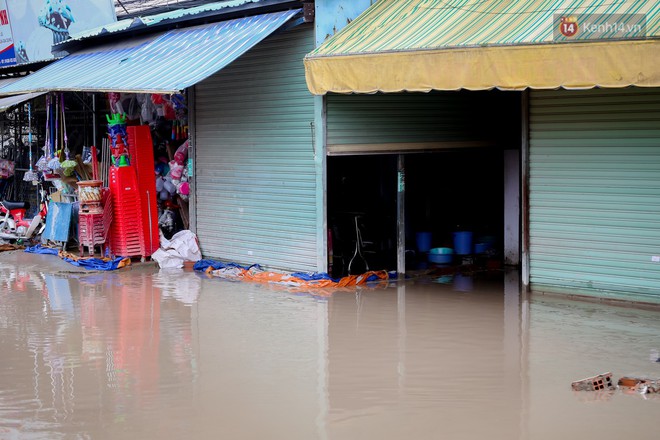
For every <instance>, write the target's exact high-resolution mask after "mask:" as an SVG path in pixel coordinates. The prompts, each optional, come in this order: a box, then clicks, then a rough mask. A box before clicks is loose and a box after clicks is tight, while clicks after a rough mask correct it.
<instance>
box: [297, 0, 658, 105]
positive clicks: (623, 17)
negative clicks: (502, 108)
mask: <svg viewBox="0 0 660 440" xmlns="http://www.w3.org/2000/svg"><path fill="white" fill-rule="evenodd" d="M305 71H306V75H307V84H308V87H309V89H310V91H311V92H312V93H314V94H317V95H322V94H325V93H327V92H337V93H374V92H400V91H429V90H458V89H468V90H485V89H492V88H498V89H502V90H522V89H525V88H534V89H553V88H559V87H564V88H567V89H587V88H592V87H627V86H631V85H635V86H641V87H659V86H660V2H659V1H658V0H641V1H640V0H582V1H564V0H526V1H525V0H379V1H377V2H376V3H375V4H373V5H372V6H371V7H370V8H368V9H367V10H366V11H365V12H364V13H362V14H361V15H360V16H359V17H358V18H356V19H355V20H354V21H352V22H351V23H350V24H349V25H347V26H346V27H345V28H344V29H342V30H341V31H340V32H338V33H337V34H335V35H334V36H333V37H331V38H329V39H328V40H327V41H326V42H325V43H323V44H322V45H320V46H319V47H318V48H316V49H315V50H313V51H312V52H310V53H309V54H308V55H307V56H306V57H305Z"/></svg>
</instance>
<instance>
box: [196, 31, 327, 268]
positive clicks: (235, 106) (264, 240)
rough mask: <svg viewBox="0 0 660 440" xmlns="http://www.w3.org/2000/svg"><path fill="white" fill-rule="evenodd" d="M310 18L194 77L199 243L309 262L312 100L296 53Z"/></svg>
mask: <svg viewBox="0 0 660 440" xmlns="http://www.w3.org/2000/svg"><path fill="white" fill-rule="evenodd" d="M313 45H314V36H313V29H312V27H311V26H307V25H306V26H300V27H298V28H296V29H294V30H290V31H286V32H283V33H281V34H279V35H276V36H272V37H270V38H268V39H266V40H265V41H264V42H262V43H260V44H258V45H257V46H256V47H255V48H253V49H251V50H250V51H249V52H248V53H246V54H245V55H243V56H242V57H241V58H239V59H238V60H237V61H235V62H234V63H232V64H231V65H229V66H228V67H226V68H225V69H223V70H221V71H220V72H218V73H217V74H216V75H214V76H212V77H211V78H209V79H208V80H205V81H203V82H201V83H200V84H198V85H197V86H196V90H195V97H196V107H195V113H196V121H195V122H196V129H195V130H196V138H195V141H196V148H197V151H196V173H197V174H196V197H197V203H196V204H197V209H196V220H197V234H198V237H199V241H200V245H201V248H202V253H203V254H204V256H206V257H210V258H220V259H222V260H225V261H234V262H238V263H242V264H252V263H258V264H261V265H263V266H266V267H270V268H276V269H285V270H301V271H303V270H304V271H310V270H316V269H317V267H316V266H317V256H316V240H317V234H316V215H317V208H316V206H317V203H316V173H315V166H314V152H313V143H312V128H311V125H310V123H311V122H312V121H313V120H314V101H313V97H312V95H311V94H310V93H309V91H308V89H307V86H306V84H305V72H304V68H303V63H302V59H303V57H304V55H305V54H306V53H307V52H309V51H311V50H312V49H313Z"/></svg>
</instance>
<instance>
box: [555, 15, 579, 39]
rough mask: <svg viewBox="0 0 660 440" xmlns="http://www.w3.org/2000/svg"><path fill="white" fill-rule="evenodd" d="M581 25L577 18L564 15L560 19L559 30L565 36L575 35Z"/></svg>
mask: <svg viewBox="0 0 660 440" xmlns="http://www.w3.org/2000/svg"><path fill="white" fill-rule="evenodd" d="M578 30H579V26H578V22H577V19H576V18H573V17H562V18H561V20H559V32H560V33H561V34H562V35H563V36H564V37H573V36H575V34H577V33H578Z"/></svg>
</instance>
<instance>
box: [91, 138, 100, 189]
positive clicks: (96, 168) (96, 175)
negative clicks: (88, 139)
mask: <svg viewBox="0 0 660 440" xmlns="http://www.w3.org/2000/svg"><path fill="white" fill-rule="evenodd" d="M91 150H92V179H94V180H99V163H98V161H97V156H96V147H95V146H94V145H92V147H91Z"/></svg>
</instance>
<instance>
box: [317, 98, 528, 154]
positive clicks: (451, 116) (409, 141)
mask: <svg viewBox="0 0 660 440" xmlns="http://www.w3.org/2000/svg"><path fill="white" fill-rule="evenodd" d="M518 100H519V98H518V96H517V95H516V94H512V93H510V94H504V93H500V92H431V93H393V94H374V95H332V94H329V95H328V96H327V107H326V109H327V110H326V111H327V134H328V141H327V142H328V155H331V156H333V155H343V154H373V153H388V152H406V151H424V150H429V151H432V150H438V149H445V148H465V147H492V146H495V145H497V144H498V143H499V144H502V145H510V144H509V141H510V138H511V137H512V136H511V135H512V132H513V130H509V129H508V128H505V127H509V126H510V125H511V124H508V125H505V124H504V122H503V121H504V118H505V117H506V118H509V120H510V117H511V115H510V114H502V109H503V108H504V109H508V108H510V107H511V106H512V105H514V101H515V105H517V102H518ZM516 108H517V107H516ZM475 124H478V126H479V129H475ZM518 135H519V132H516V133H515V136H516V137H515V139H516V140H517V136H518Z"/></svg>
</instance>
